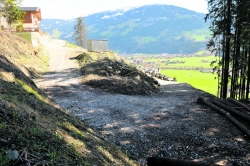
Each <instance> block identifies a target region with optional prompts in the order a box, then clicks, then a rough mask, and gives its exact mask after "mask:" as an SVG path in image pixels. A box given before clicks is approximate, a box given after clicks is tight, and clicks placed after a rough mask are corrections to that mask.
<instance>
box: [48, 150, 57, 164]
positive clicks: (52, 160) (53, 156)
mask: <svg viewBox="0 0 250 166" xmlns="http://www.w3.org/2000/svg"><path fill="white" fill-rule="evenodd" d="M48 156H49V157H50V162H52V163H54V162H55V160H56V152H51V153H49V155H48Z"/></svg>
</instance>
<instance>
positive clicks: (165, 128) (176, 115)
mask: <svg viewBox="0 0 250 166" xmlns="http://www.w3.org/2000/svg"><path fill="white" fill-rule="evenodd" d="M46 48H47V49H48V50H49V52H50V56H51V61H50V70H51V71H50V72H49V73H47V74H46V75H44V77H43V78H42V79H40V80H37V81H36V82H37V84H38V85H39V86H40V87H41V88H43V89H44V90H45V91H46V93H47V94H49V95H50V96H51V97H52V98H53V99H54V100H55V101H56V102H57V103H58V104H59V105H60V106H61V107H63V108H64V109H66V110H67V111H68V112H70V113H72V114H74V115H75V116H77V117H79V118H80V119H82V120H84V121H85V122H86V123H89V124H90V125H92V126H93V127H95V128H97V129H98V130H100V132H102V133H103V135H104V136H105V137H107V138H109V139H110V140H112V141H114V142H115V143H116V144H117V145H119V146H121V147H122V148H123V149H124V150H126V151H128V152H129V153H130V154H131V157H132V158H134V159H135V160H137V161H138V162H139V163H140V165H145V163H146V157H149V156H152V155H156V156H164V157H171V158H175V159H186V160H193V161H200V162H203V163H208V164H215V163H217V164H219V165H233V164H235V163H236V164H237V165H248V164H250V163H249V157H248V156H250V153H249V150H250V146H249V139H247V138H245V136H244V135H243V134H242V132H240V131H239V130H238V129H237V128H236V127H235V126H234V125H232V124H231V123H230V122H229V121H228V120H227V119H226V118H224V117H223V116H221V115H219V114H218V113H217V112H215V111H212V110H210V109H208V108H206V107H204V106H202V105H199V104H197V103H196V100H197V98H198V97H200V96H202V97H207V96H209V95H208V94H207V93H205V92H202V91H199V90H196V89H194V88H192V87H191V86H189V85H187V84H182V83H174V82H164V83H162V84H164V86H162V87H161V92H160V93H158V94H154V95H151V96H128V95H120V94H110V93H106V92H103V91H101V90H99V89H94V88H91V87H89V86H86V85H83V84H81V76H79V75H78V72H77V65H76V63H75V61H74V60H71V59H70V58H71V57H73V56H75V55H73V54H69V53H70V51H72V50H69V49H68V48H66V47H64V43H63V42H62V41H59V40H53V41H52V42H50V43H48V44H47V45H46ZM69 55H70V56H69Z"/></svg>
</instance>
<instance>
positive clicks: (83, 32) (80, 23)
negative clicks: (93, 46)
mask: <svg viewBox="0 0 250 166" xmlns="http://www.w3.org/2000/svg"><path fill="white" fill-rule="evenodd" d="M74 30H75V32H74V41H75V44H76V45H78V46H80V47H83V48H87V41H88V38H87V27H86V24H85V22H84V18H82V17H78V18H77V23H76V25H75V26H74Z"/></svg>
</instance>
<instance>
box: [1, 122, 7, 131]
mask: <svg viewBox="0 0 250 166" xmlns="http://www.w3.org/2000/svg"><path fill="white" fill-rule="evenodd" d="M5 126H6V122H2V123H0V130H1V129H3V128H5Z"/></svg>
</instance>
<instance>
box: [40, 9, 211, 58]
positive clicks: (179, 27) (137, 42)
mask: <svg viewBox="0 0 250 166" xmlns="http://www.w3.org/2000/svg"><path fill="white" fill-rule="evenodd" d="M204 17H205V14H201V13H197V12H194V11H191V10H188V9H184V8H181V7H176V6H172V5H148V6H142V7H138V8H133V9H131V10H127V11H121V10H120V11H108V12H102V13H97V14H92V15H89V16H87V17H86V18H85V21H86V25H87V26H88V38H89V39H108V40H109V49H110V50H113V51H116V52H119V53H122V54H133V53H146V54H156V53H157V54H159V53H171V54H180V53H182V54H190V53H194V52H196V51H198V50H200V49H204V48H205V46H206V41H207V39H208V37H209V30H208V26H209V23H205V21H204ZM75 24H76V19H73V20H59V19H43V20H42V22H41V29H42V30H43V31H45V32H48V33H50V34H53V31H54V34H55V33H57V37H58V36H60V38H61V39H64V40H67V41H69V42H73V38H72V34H73V31H74V29H73V26H74V25H75ZM55 30H56V31H55Z"/></svg>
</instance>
